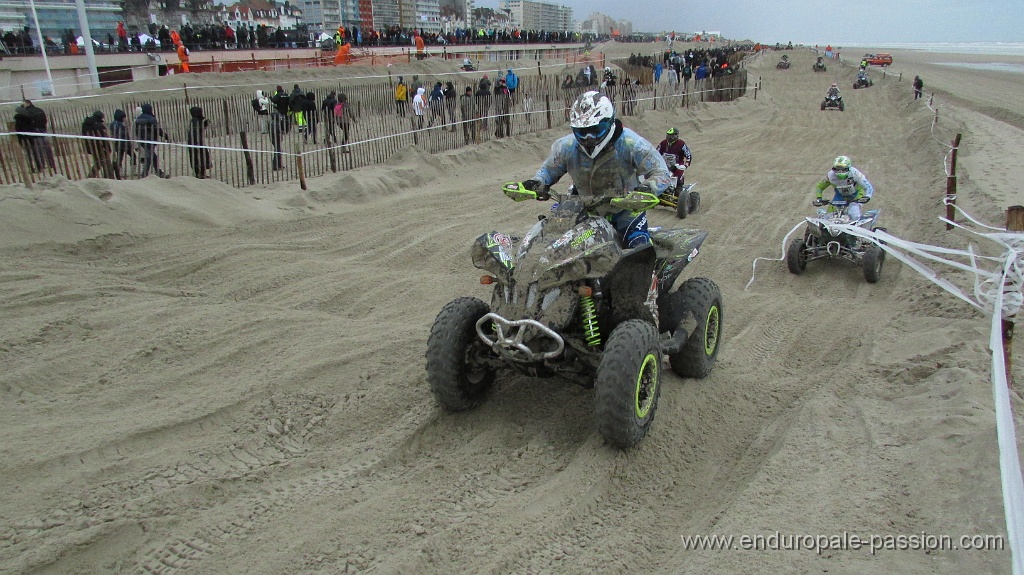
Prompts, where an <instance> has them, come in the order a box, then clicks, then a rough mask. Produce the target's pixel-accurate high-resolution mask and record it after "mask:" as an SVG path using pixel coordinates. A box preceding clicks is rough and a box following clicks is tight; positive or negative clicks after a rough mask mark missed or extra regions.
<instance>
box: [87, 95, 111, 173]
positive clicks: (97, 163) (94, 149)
mask: <svg viewBox="0 0 1024 575" xmlns="http://www.w3.org/2000/svg"><path fill="white" fill-rule="evenodd" d="M82 135H83V136H88V137H91V138H106V137H107V126H106V124H104V123H103V112H101V111H99V110H96V111H95V112H93V113H92V115H91V116H89V117H88V118H86V119H85V121H83V122H82ZM82 143H83V147H84V148H85V151H86V153H88V154H89V155H90V156H92V167H91V168H89V176H88V177H90V178H95V177H98V176H100V175H102V176H103V177H104V178H111V177H113V174H112V173H111V164H110V142H108V141H106V140H82Z"/></svg>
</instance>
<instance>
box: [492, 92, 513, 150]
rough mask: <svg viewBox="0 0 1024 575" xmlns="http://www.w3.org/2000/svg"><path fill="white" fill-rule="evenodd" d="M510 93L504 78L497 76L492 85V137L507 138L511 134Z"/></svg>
mask: <svg viewBox="0 0 1024 575" xmlns="http://www.w3.org/2000/svg"><path fill="white" fill-rule="evenodd" d="M511 111H512V94H511V93H509V91H508V87H507V86H506V85H505V79H504V78H498V81H497V83H496V84H495V85H494V115H495V118H494V137H495V138H507V137H509V136H511V135H512V116H511V115H510V112H511Z"/></svg>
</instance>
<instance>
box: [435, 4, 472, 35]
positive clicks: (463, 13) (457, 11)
mask: <svg viewBox="0 0 1024 575" xmlns="http://www.w3.org/2000/svg"><path fill="white" fill-rule="evenodd" d="M437 4H438V8H439V9H440V10H441V21H442V22H444V23H445V24H446V25H448V26H449V27H455V28H465V27H467V26H469V23H470V22H472V21H473V8H475V7H476V6H475V3H474V1H473V0H439V1H438V3H437Z"/></svg>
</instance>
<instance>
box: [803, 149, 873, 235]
mask: <svg viewBox="0 0 1024 575" xmlns="http://www.w3.org/2000/svg"><path fill="white" fill-rule="evenodd" d="M829 186H832V187H833V188H835V195H834V196H833V197H832V201H838V200H844V201H846V202H849V204H850V207H849V209H848V210H847V212H846V213H847V214H849V215H850V217H851V218H853V219H854V220H856V219H858V218H860V205H861V204H866V203H868V201H869V200H871V196H872V195H873V194H874V193H875V188H874V186H872V185H871V182H869V181H868V178H867V176H865V175H864V174H863V173H861V171H860V170H858V169H857V168H854V167H853V162H851V161H850V158H848V157H846V156H839V157H837V158H836V159H835V161H834V162H832V169H831V170H829V171H828V174H826V175H825V179H824V180H822V181H821V182H819V183H818V185H817V187H816V188H815V192H816V196H815V198H814V205H815V206H824V205H825V204H827V203H828V202H827V201H825V200H824V199H822V194H823V193H824V192H825V190H826V189H828V187H829Z"/></svg>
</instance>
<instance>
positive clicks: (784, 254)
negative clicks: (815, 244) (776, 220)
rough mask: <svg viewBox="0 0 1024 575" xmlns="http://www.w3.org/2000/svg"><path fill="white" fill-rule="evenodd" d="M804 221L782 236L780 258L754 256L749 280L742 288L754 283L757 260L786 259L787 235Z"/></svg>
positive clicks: (777, 260)
mask: <svg viewBox="0 0 1024 575" xmlns="http://www.w3.org/2000/svg"><path fill="white" fill-rule="evenodd" d="M804 223H805V222H800V223H798V224H797V225H795V226H793V229H791V230H789V232H788V233H787V234H786V236H785V237H784V238H782V257H781V258H765V257H758V258H754V266H753V271H752V272H751V274H750V281H748V282H747V285H745V286H743V289H747V288H748V287H750V284H752V283H754V277H755V276H756V275H757V260H765V261H768V262H781V261H785V260H786V243H787V242H788V241H789V236H791V235H793V232H795V231H797V229H799V228H800V226H802V225H804Z"/></svg>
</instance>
